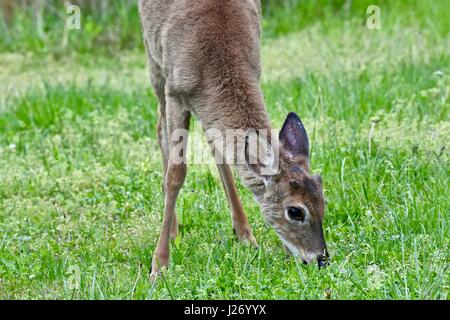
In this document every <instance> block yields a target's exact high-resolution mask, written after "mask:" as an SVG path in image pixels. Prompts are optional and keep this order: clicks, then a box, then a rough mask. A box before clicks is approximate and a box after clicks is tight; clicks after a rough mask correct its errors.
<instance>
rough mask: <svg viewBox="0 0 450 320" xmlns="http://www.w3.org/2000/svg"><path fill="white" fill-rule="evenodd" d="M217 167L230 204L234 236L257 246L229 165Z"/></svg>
mask: <svg viewBox="0 0 450 320" xmlns="http://www.w3.org/2000/svg"><path fill="white" fill-rule="evenodd" d="M217 168H218V169H219V173H220V179H221V180H222V184H223V188H224V189H225V193H226V195H227V198H228V203H229V204H230V209H231V219H232V222H233V229H234V231H235V233H236V236H237V237H238V239H239V240H241V241H244V242H249V243H250V244H252V245H253V246H255V247H257V246H258V243H257V242H256V239H255V237H254V236H253V232H252V229H251V227H250V224H249V223H248V220H247V216H246V215H245V212H244V208H243V207H242V204H241V200H240V199H239V194H238V192H237V189H236V184H235V182H234V178H233V173H232V172H231V168H230V166H229V165H227V164H218V165H217Z"/></svg>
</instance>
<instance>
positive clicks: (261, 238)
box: [0, 1, 450, 299]
mask: <svg viewBox="0 0 450 320" xmlns="http://www.w3.org/2000/svg"><path fill="white" fill-rule="evenodd" d="M444 2H445V1H444ZM444 2H443V3H444ZM447 4H448V3H447ZM444 6H445V5H444ZM444 9H445V8H438V9H437V11H439V12H440V10H444ZM447 12H448V11H447ZM402 14H403V13H402V12H398V16H395V15H394V14H391V16H390V17H389V20H386V21H384V20H383V21H384V24H382V26H381V29H380V30H369V29H368V28H367V27H366V26H365V25H364V23H361V19H360V18H354V19H352V18H350V19H346V20H345V21H344V20H341V19H340V18H339V17H335V18H334V19H332V20H330V21H319V22H315V23H311V24H309V25H306V26H303V27H302V28H300V29H299V30H297V31H295V32H289V33H282V32H280V34H277V35H276V36H270V37H267V38H265V39H264V40H263V44H262V60H263V78H262V89H263V92H264V97H265V102H266V106H267V110H268V112H269V115H270V118H271V120H272V123H273V126H274V127H277V128H279V127H280V126H281V124H282V123H283V120H284V118H285V116H286V115H287V113H288V112H289V111H295V112H296V113H297V114H299V115H300V116H301V118H302V120H303V122H304V124H305V127H306V128H307V131H308V133H309V136H310V140H311V153H312V170H313V172H314V173H320V174H321V175H322V179H323V182H324V187H325V195H326V199H327V203H328V206H327V210H326V216H325V221H324V232H325V238H326V240H327V244H328V248H329V252H330V255H331V265H330V267H328V268H326V269H323V270H318V269H317V267H316V266H315V265H311V266H305V265H302V264H301V263H298V262H297V261H296V260H295V259H293V258H292V257H288V256H287V255H286V253H285V251H284V250H283V248H282V244H281V242H280V241H279V240H278V238H277V236H276V235H275V233H274V231H273V230H271V229H270V227H269V226H268V225H266V223H265V222H264V220H263V217H262V216H261V214H260V212H259V208H258V206H257V204H256V203H255V202H254V200H253V197H252V195H251V194H250V193H249V192H248V191H247V190H246V189H245V188H243V187H242V185H240V184H239V191H240V194H241V196H242V199H243V205H244V208H245V210H246V212H247V213H248V216H249V220H250V223H251V225H252V226H253V231H254V235H255V237H256V239H257V241H258V242H259V244H260V247H259V249H254V248H251V247H249V246H246V245H243V244H240V243H238V242H237V241H236V239H235V237H234V235H233V231H232V226H231V221H230V214H229V209H228V205H227V201H226V197H225V194H224V192H223V190H222V187H221V184H220V179H219V177H218V173H217V172H216V170H215V167H214V166H213V165H191V166H190V167H189V172H188V177H187V181H186V184H185V186H184V188H183V189H182V192H181V194H180V197H179V200H178V203H177V213H178V219H179V222H180V236H179V237H178V238H177V239H176V240H175V241H174V242H173V243H172V245H171V249H172V256H171V264H170V267H169V269H168V270H166V271H165V272H164V273H163V276H162V277H161V279H160V280H159V281H158V282H157V283H156V284H155V285H152V284H151V283H150V282H149V278H148V274H149V268H150V265H151V256H152V254H153V250H154V248H155V245H156V241H157V237H158V234H159V228H160V225H161V221H162V212H163V202H162V190H161V183H162V177H161V170H162V167H161V156H160V153H159V149H158V147H157V143H156V129H155V127H156V120H157V110H156V107H157V102H156V99H155V96H154V94H153V92H152V90H151V88H150V82H149V80H148V72H147V69H146V60H145V59H146V57H145V54H144V52H143V50H142V48H140V49H136V50H124V51H123V52H121V53H120V54H116V55H95V54H92V55H89V54H87V55H86V54H84V55H78V54H73V55H69V56H64V57H57V58H55V57H53V56H51V55H42V54H33V53H24V52H20V53H18V52H4V53H0V298H3V299H5V298H14V299H17V298H19V299H20V298H31V299H36V298H47V299H54V298H63V299H69V298H76V299H113V298H118V299H183V298H186V299H327V298H331V299H408V298H413V299H448V289H449V269H448V266H449V234H450V233H449V209H450V206H449V192H448V190H449V176H450V175H449V144H448V141H449V138H450V121H449V111H450V109H449V107H450V104H449V94H450V56H449V52H450V50H449V49H450V48H449V43H450V41H449V40H450V38H449V34H448V30H446V29H443V28H441V25H442V22H439V19H438V18H437V17H438V16H436V18H434V16H433V14H436V15H438V13H436V10H435V9H434V10H430V12H429V13H428V14H430V16H424V17H422V18H421V19H420V21H419V22H420V23H419V22H418V23H410V21H409V20H408V19H405V21H403V20H402ZM424 15H425V14H424Z"/></svg>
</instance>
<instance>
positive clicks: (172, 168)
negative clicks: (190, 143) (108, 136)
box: [151, 97, 190, 280]
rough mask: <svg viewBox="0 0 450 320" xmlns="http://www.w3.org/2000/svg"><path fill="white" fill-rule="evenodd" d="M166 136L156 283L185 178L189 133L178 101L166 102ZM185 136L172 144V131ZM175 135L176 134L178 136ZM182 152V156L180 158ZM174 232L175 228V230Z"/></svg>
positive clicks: (164, 262) (154, 270)
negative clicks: (166, 156) (162, 206)
mask: <svg viewBox="0 0 450 320" xmlns="http://www.w3.org/2000/svg"><path fill="white" fill-rule="evenodd" d="M167 106H168V110H167V111H168V112H167V119H166V120H167V122H166V123H167V129H168V130H167V132H168V133H169V135H168V137H167V138H168V140H169V141H168V146H169V157H168V163H167V168H166V174H165V177H164V218H163V223H162V227H161V233H160V236H159V240H158V244H157V246H156V250H155V253H154V255H153V261H152V271H151V279H152V280H155V279H156V276H157V275H158V273H159V271H160V269H161V268H163V267H167V265H168V263H169V255H170V248H169V245H170V244H169V243H170V239H171V236H172V237H173V232H174V224H175V226H176V222H175V221H176V220H175V219H176V216H175V204H176V201H177V197H178V194H179V192H180V189H181V187H182V185H183V183H184V180H185V178H186V172H187V166H186V151H187V150H186V149H187V131H188V129H189V118H190V114H189V112H186V111H183V109H182V106H181V103H180V102H179V99H178V98H177V97H170V98H168V99H167ZM177 129H182V131H181V133H183V132H184V134H183V135H182V136H180V139H179V140H177V141H173V138H174V136H173V134H174V133H175V130H177ZM177 135H178V133H177ZM180 152H181V154H180ZM175 228H176V227H175Z"/></svg>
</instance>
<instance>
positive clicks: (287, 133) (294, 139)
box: [280, 112, 309, 158]
mask: <svg viewBox="0 0 450 320" xmlns="http://www.w3.org/2000/svg"><path fill="white" fill-rule="evenodd" d="M280 143H281V145H282V146H283V149H284V150H286V151H287V152H288V153H289V154H290V155H292V156H294V157H296V156H304V157H307V158H308V157H309V140H308V135H307V134H306V130H305V127H304V126H303V123H302V121H301V120H300V118H299V117H298V116H297V115H296V114H295V113H294V112H291V113H289V114H288V116H287V118H286V120H285V121H284V124H283V128H281V131H280Z"/></svg>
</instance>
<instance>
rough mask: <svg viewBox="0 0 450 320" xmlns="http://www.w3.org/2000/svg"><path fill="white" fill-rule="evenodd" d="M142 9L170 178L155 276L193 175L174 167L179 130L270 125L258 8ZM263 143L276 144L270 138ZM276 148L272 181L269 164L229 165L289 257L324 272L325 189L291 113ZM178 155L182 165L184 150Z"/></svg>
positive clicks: (204, 2)
mask: <svg viewBox="0 0 450 320" xmlns="http://www.w3.org/2000/svg"><path fill="white" fill-rule="evenodd" d="M139 10H140V16H141V21H142V27H143V32H144V41H145V46H146V49H147V54H148V59H149V66H150V74H151V82H152V85H153V88H154V90H155V93H156V96H157V97H158V101H159V122H158V138H159V144H160V147H161V150H162V158H163V170H164V197H165V198H164V218H163V223H162V228H161V234H160V237H159V240H158V244H157V247H156V250H155V253H154V256H153V263H152V274H153V275H156V274H157V273H158V271H159V270H160V268H161V267H165V266H167V264H168V260H169V242H170V239H173V238H175V237H176V234H177V230H178V229H177V219H176V215H175V202H176V199H177V196H178V193H179V191H180V189H181V187H182V185H183V182H184V179H185V177H186V170H187V166H186V161H181V162H180V161H178V159H177V161H175V157H176V156H180V154H178V153H177V155H175V153H174V152H173V150H174V149H175V147H176V146H177V145H178V144H179V143H183V144H187V140H186V139H182V141H179V140H174V139H172V138H171V137H172V135H173V133H174V132H175V130H177V129H185V130H188V129H189V119H190V116H191V114H192V115H194V116H195V117H196V118H197V119H198V120H199V121H201V124H202V126H203V129H204V130H205V131H206V130H208V129H211V128H214V129H215V130H218V131H219V132H222V133H223V134H224V135H225V134H226V131H227V130H228V129H241V130H242V132H248V130H255V131H256V132H260V131H263V130H267V132H271V125H270V121H269V118H268V114H267V112H266V110H265V106H264V101H263V96H262V93H261V89H260V86H259V78H260V46H259V41H260V22H261V3H260V1H259V0H195V1H193V0H140V1H139ZM267 141H268V143H270V144H272V145H275V143H274V141H273V139H272V142H271V139H270V138H268V139H267ZM278 141H279V149H277V151H278V152H277V153H276V154H277V159H278V162H277V163H278V166H277V168H276V172H275V174H272V175H264V174H263V173H262V172H263V169H264V168H263V166H264V164H263V163H264V161H257V162H256V163H249V162H248V157H247V156H245V159H246V160H245V161H244V163H233V164H234V165H235V167H236V169H237V172H238V174H239V176H240V178H241V179H242V182H243V183H244V185H245V186H247V187H248V188H249V189H250V190H251V191H252V192H253V194H254V195H255V198H256V200H257V201H258V202H259V203H260V205H261V210H262V212H263V214H264V217H265V219H266V221H267V222H268V223H269V224H270V225H271V226H272V227H273V228H274V229H275V231H276V233H277V234H278V236H279V237H280V239H281V240H282V242H283V244H284V245H285V247H286V248H287V249H288V251H289V252H290V253H291V254H293V255H295V256H300V257H301V258H302V260H303V262H305V263H309V262H311V261H313V260H314V261H317V262H318V264H319V266H325V265H326V264H327V257H328V254H327V251H326V245H325V240H324V236H323V231H322V220H323V216H324V209H325V201H324V197H323V192H322V185H321V180H320V178H319V177H318V176H311V175H310V169H309V142H308V137H307V134H306V131H305V128H304V127H303V124H302V123H301V121H300V119H299V118H298V116H297V115H295V114H294V113H290V114H289V115H288V116H287V119H286V121H285V123H284V125H283V128H282V129H281V131H280V134H279V139H278ZM213 144H214V143H213ZM276 145H277V148H278V143H277V144H276ZM248 149H249V143H247V139H245V143H244V144H243V145H242V147H241V148H238V150H237V151H238V153H239V152H240V153H242V154H245V155H248V154H249V152H250V151H249V150H248ZM221 152H225V151H224V150H221ZM181 156H182V157H184V159H185V157H186V154H185V151H184V152H182V154H181ZM217 167H218V169H219V173H220V176H221V180H222V183H223V186H224V189H225V193H226V195H227V197H228V200H229V204H230V207H231V215H232V222H233V228H234V230H235V232H236V235H237V237H238V238H239V239H240V240H244V241H248V242H250V243H251V244H253V245H255V246H256V245H257V243H256V240H255V238H254V237H253V234H252V230H251V227H250V225H249V223H248V221H247V217H246V215H245V213H244V210H243V208H242V204H241V202H240V200H239V195H238V193H237V189H236V186H235V183H234V180H233V175H232V171H231V169H230V166H229V164H228V163H220V164H218V165H217Z"/></svg>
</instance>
